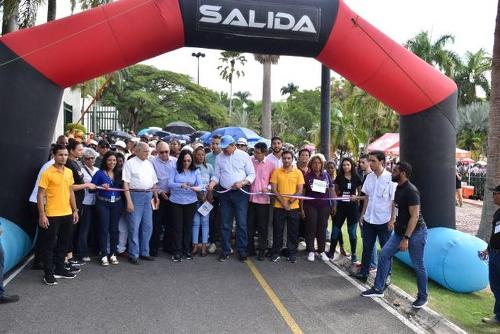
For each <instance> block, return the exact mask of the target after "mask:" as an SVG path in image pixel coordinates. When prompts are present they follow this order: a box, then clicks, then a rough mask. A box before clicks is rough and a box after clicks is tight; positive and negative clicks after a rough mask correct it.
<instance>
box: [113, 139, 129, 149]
mask: <svg viewBox="0 0 500 334" xmlns="http://www.w3.org/2000/svg"><path fill="white" fill-rule="evenodd" d="M115 146H116V147H120V148H123V149H126V148H127V145H125V142H124V141H122V140H118V141H117V142H116V143H115Z"/></svg>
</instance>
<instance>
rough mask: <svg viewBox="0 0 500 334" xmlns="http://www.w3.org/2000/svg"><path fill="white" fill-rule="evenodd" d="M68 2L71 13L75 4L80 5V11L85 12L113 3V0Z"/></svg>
mask: <svg viewBox="0 0 500 334" xmlns="http://www.w3.org/2000/svg"><path fill="white" fill-rule="evenodd" d="M69 1H70V3H71V12H73V11H74V10H75V8H76V5H77V4H78V5H80V8H81V9H82V10H86V9H90V8H94V7H97V6H100V5H105V4H107V3H110V2H113V0H69Z"/></svg>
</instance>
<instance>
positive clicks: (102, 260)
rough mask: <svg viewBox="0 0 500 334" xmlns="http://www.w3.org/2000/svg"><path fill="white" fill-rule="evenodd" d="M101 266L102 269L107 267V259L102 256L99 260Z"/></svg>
mask: <svg viewBox="0 0 500 334" xmlns="http://www.w3.org/2000/svg"><path fill="white" fill-rule="evenodd" d="M101 266H103V267H107V266H109V262H108V257H107V256H103V257H102V259H101Z"/></svg>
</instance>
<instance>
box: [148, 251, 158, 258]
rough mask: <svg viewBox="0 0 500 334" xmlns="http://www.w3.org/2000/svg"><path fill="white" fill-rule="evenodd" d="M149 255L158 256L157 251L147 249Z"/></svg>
mask: <svg viewBox="0 0 500 334" xmlns="http://www.w3.org/2000/svg"><path fill="white" fill-rule="evenodd" d="M149 255H151V256H152V257H158V252H157V251H156V252H152V251H149Z"/></svg>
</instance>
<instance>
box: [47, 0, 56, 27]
mask: <svg viewBox="0 0 500 334" xmlns="http://www.w3.org/2000/svg"><path fill="white" fill-rule="evenodd" d="M56 14H57V0H48V2H47V22H50V21H54V20H55V19H56Z"/></svg>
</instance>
